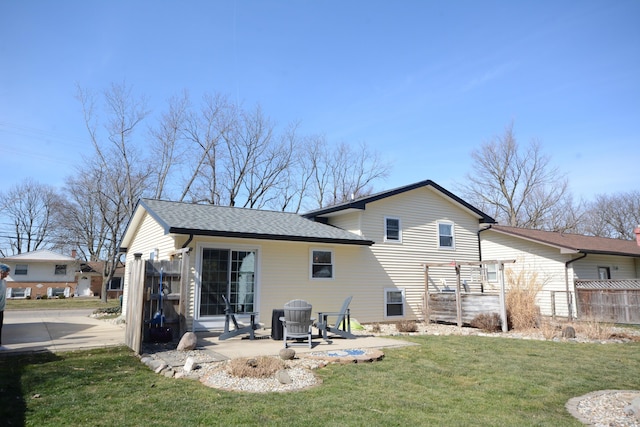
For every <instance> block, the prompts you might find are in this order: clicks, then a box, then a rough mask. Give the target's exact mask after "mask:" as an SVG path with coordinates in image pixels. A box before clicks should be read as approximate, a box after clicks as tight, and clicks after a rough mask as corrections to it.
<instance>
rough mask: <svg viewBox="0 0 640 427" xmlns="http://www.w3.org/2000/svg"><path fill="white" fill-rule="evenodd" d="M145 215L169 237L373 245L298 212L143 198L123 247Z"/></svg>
mask: <svg viewBox="0 0 640 427" xmlns="http://www.w3.org/2000/svg"><path fill="white" fill-rule="evenodd" d="M144 212H147V213H148V214H149V215H151V216H152V217H153V218H154V219H155V220H156V221H157V222H158V224H160V226H161V227H162V228H163V229H164V232H165V234H169V233H173V234H183V235H199V236H219V237H234V238H247V239H262V240H285V241H304V242H318V243H335V244H351V245H371V244H373V242H371V241H370V240H367V239H365V238H363V237H361V236H358V235H356V234H353V233H350V232H348V231H345V230H342V229H340V228H337V227H332V226H328V225H325V224H320V223H316V222H313V221H309V220H308V219H306V218H303V217H301V216H300V215H297V214H294V213H288V212H276V211H264V210H257V209H247V208H236V207H227V206H217V205H199V204H191V203H182V202H170V201H164V200H153V199H141V200H140V201H139V202H138V206H137V207H136V209H135V212H134V214H133V216H132V218H131V219H130V221H129V224H128V225H127V228H126V230H125V233H124V237H123V239H122V247H123V248H126V247H128V246H129V244H130V243H131V239H133V234H134V232H135V229H136V228H137V224H139V222H140V221H141V219H142V217H143V214H144Z"/></svg>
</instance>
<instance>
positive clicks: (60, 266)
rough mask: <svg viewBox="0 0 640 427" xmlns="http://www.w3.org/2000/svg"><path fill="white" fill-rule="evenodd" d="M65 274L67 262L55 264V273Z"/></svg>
mask: <svg viewBox="0 0 640 427" xmlns="http://www.w3.org/2000/svg"><path fill="white" fill-rule="evenodd" d="M66 274H67V264H56V275H62V276H64V275H66Z"/></svg>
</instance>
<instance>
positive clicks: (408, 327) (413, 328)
mask: <svg viewBox="0 0 640 427" xmlns="http://www.w3.org/2000/svg"><path fill="white" fill-rule="evenodd" d="M396 329H397V330H398V332H418V324H417V323H416V321H415V320H401V321H399V322H396Z"/></svg>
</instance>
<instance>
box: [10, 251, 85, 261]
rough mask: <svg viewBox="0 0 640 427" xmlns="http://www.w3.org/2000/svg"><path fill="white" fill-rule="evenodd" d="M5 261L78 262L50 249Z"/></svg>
mask: <svg viewBox="0 0 640 427" xmlns="http://www.w3.org/2000/svg"><path fill="white" fill-rule="evenodd" d="M2 259H3V260H4V261H8V262H23V261H31V262H36V261H42V262H49V261H64V262H74V261H77V260H76V259H75V258H73V257H70V256H66V255H63V254H60V253H58V252H53V251H50V250H48V249H40V250H37V251H33V252H25V253H23V254H18V255H12V256H9V257H6V258H2Z"/></svg>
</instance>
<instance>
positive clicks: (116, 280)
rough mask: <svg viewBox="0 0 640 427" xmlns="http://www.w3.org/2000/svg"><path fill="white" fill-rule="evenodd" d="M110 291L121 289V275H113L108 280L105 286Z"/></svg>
mask: <svg viewBox="0 0 640 427" xmlns="http://www.w3.org/2000/svg"><path fill="white" fill-rule="evenodd" d="M107 289H109V290H110V291H121V290H122V277H113V278H112V279H111V280H110V281H109V287H108V288H107Z"/></svg>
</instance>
